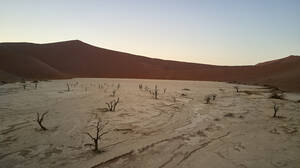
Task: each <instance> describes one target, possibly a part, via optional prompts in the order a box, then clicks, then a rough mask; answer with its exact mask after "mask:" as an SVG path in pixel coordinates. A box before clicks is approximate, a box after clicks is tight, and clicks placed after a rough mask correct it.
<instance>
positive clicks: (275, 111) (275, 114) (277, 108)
mask: <svg viewBox="0 0 300 168" xmlns="http://www.w3.org/2000/svg"><path fill="white" fill-rule="evenodd" d="M273 109H274V114H273V118H275V117H277V111H278V110H279V106H277V104H274V106H273Z"/></svg>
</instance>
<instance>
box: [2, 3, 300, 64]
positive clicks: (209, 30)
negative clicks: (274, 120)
mask: <svg viewBox="0 0 300 168" xmlns="http://www.w3.org/2000/svg"><path fill="white" fill-rule="evenodd" d="M75 39H77V40H81V41H83V42H85V43H89V44H92V45H95V46H98V47H101V48H108V49H112V50H117V51H123V52H128V53H132V54H136V55H143V56H147V57H151V58H160V59H167V60H177V61H185V62H195V63H205V64H215V65H250V64H256V63H258V62H263V61H268V60H273V59H279V58H283V57H286V56H289V55H300V0H49V1H48V0H47V1H46V0H0V42H32V43H50V42H57V41H67V40H75Z"/></svg>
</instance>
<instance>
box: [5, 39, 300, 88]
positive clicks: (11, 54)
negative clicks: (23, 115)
mask: <svg viewBox="0 0 300 168" xmlns="http://www.w3.org/2000/svg"><path fill="white" fill-rule="evenodd" d="M0 59H1V61H0V71H1V74H4V72H5V73H6V74H11V76H12V77H16V76H17V77H20V78H27V79H57V78H58V79H59V78H70V77H101V78H142V79H179V80H206V81H225V82H239V83H247V84H267V85H273V86H276V87H279V88H280V89H283V90H286V91H296V92H300V85H299V83H300V57H299V56H289V57H286V58H283V59H279V60H273V61H269V62H265V63H260V64H257V65H251V66H215V65H207V64H196V63H186V62H178V61H169V60H161V59H152V58H147V57H143V56H137V55H133V54H128V53H123V52H118V51H113V50H108V49H103V48H99V47H95V46H92V45H89V44H86V43H84V42H81V41H79V40H73V41H65V42H57V43H49V44H32V43H0ZM1 74H0V75H1ZM1 76H2V75H1ZM1 76H0V80H6V79H7V78H8V77H7V75H6V76H5V79H4V78H3V77H1Z"/></svg>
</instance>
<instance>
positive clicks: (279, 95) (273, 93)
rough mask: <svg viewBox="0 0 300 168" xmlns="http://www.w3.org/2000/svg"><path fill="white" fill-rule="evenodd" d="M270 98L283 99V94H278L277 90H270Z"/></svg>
mask: <svg viewBox="0 0 300 168" xmlns="http://www.w3.org/2000/svg"><path fill="white" fill-rule="evenodd" d="M270 98H271V99H283V98H284V96H283V94H280V93H278V92H272V93H271V95H270Z"/></svg>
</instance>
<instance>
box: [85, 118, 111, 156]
mask: <svg viewBox="0 0 300 168" xmlns="http://www.w3.org/2000/svg"><path fill="white" fill-rule="evenodd" d="M107 124H108V122H106V123H104V124H103V123H101V120H98V121H97V125H95V128H96V135H95V136H92V135H91V134H90V133H88V132H86V133H85V134H87V135H88V136H89V137H90V138H91V140H92V141H93V143H94V151H95V152H98V151H99V141H100V140H101V137H102V136H103V135H105V134H107V133H108V131H106V132H103V129H104V127H105V126H106V125H107Z"/></svg>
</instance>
